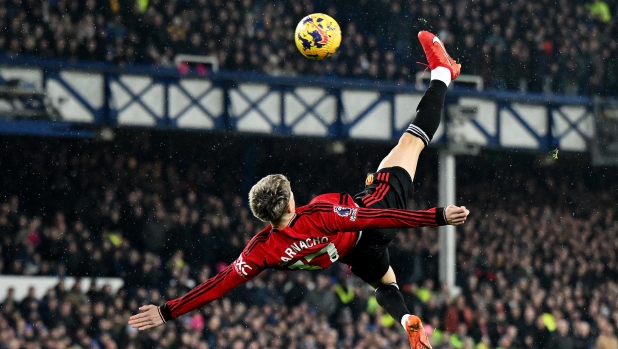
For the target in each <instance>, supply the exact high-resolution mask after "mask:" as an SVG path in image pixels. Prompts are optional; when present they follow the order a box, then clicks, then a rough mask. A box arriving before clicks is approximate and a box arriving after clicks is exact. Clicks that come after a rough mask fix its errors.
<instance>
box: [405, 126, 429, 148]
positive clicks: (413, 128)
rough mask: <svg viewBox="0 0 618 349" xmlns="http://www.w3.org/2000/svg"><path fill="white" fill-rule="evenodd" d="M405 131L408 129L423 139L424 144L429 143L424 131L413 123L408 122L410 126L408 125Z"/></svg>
mask: <svg viewBox="0 0 618 349" xmlns="http://www.w3.org/2000/svg"><path fill="white" fill-rule="evenodd" d="M406 131H409V132H410V133H412V134H413V135H415V136H418V137H419V138H420V139H422V140H423V142H425V144H429V142H430V140H429V137H428V136H427V134H426V133H425V131H423V130H422V129H421V128H420V127H418V126H416V125H414V124H410V126H408V129H407V130H406Z"/></svg>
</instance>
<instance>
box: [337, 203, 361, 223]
mask: <svg viewBox="0 0 618 349" xmlns="http://www.w3.org/2000/svg"><path fill="white" fill-rule="evenodd" d="M333 210H334V211H335V213H336V214H338V215H340V216H341V217H348V216H350V220H351V221H355V220H356V212H357V211H358V209H356V208H350V207H341V206H335V207H334V208H333Z"/></svg>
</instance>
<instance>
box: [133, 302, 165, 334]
mask: <svg viewBox="0 0 618 349" xmlns="http://www.w3.org/2000/svg"><path fill="white" fill-rule="evenodd" d="M139 311H140V313H139V314H136V315H133V316H131V317H130V318H129V325H131V327H133V328H137V329H138V330H140V331H143V330H147V329H149V328H154V327H157V326H159V325H162V324H163V319H162V318H161V315H160V314H159V307H157V306H154V305H152V304H150V305H144V306H143V307H141V308H139Z"/></svg>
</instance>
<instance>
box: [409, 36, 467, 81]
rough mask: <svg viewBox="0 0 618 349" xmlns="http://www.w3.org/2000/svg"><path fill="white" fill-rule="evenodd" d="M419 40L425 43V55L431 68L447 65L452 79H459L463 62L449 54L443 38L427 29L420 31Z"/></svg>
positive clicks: (422, 43)
mask: <svg viewBox="0 0 618 349" xmlns="http://www.w3.org/2000/svg"><path fill="white" fill-rule="evenodd" d="M418 40H419V41H420V42H421V45H423V50H424V51H425V56H427V61H428V62H429V69H435V68H436V67H445V68H446V69H448V70H450V71H451V79H452V80H455V79H457V77H458V76H459V71H460V70H461V64H459V63H457V62H455V60H454V59H452V58H451V56H449V55H448V52H446V49H445V48H444V44H443V43H442V40H440V39H439V38H438V37H437V36H435V35H433V34H432V33H430V32H428V31H425V30H423V31H421V32H419V33H418Z"/></svg>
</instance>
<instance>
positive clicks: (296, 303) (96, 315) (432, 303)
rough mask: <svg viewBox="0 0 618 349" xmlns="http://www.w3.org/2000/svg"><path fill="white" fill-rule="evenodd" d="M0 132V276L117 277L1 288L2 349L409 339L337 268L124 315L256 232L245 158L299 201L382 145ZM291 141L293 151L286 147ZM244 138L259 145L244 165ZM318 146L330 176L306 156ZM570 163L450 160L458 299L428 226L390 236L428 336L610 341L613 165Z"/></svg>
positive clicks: (512, 342)
mask: <svg viewBox="0 0 618 349" xmlns="http://www.w3.org/2000/svg"><path fill="white" fill-rule="evenodd" d="M0 145H1V147H2V152H0V163H2V168H1V170H0V178H1V179H2V181H3V183H5V185H3V186H2V187H1V188H0V197H2V200H0V237H1V240H0V255H1V256H2V258H1V259H0V274H15V275H74V276H81V277H97V276H121V277H123V278H124V280H125V286H124V287H123V288H122V289H121V290H120V291H119V292H118V293H116V294H113V293H111V292H110V290H109V288H105V287H103V288H101V289H96V288H92V289H90V290H89V291H88V292H87V293H86V294H83V293H81V292H79V291H77V289H76V288H73V289H67V288H66V286H64V284H63V283H60V284H58V285H57V286H56V287H55V288H53V289H50V290H48V291H47V293H46V295H45V296H44V297H43V298H41V299H36V298H35V297H33V296H32V295H29V296H27V297H26V298H24V299H23V300H16V299H13V298H11V296H10V295H8V296H7V298H6V299H5V300H4V301H3V302H2V304H1V305H0V348H3V349H4V348H11V349H12V348H22V347H24V348H60V347H71V348H407V347H408V344H407V343H406V342H404V341H402V338H403V337H402V336H401V333H400V332H399V331H400V328H399V327H398V326H396V325H394V323H393V321H392V319H390V318H389V317H387V316H383V313H382V311H381V309H379V307H378V306H377V303H376V302H375V299H374V298H373V292H372V290H371V289H370V288H368V287H367V286H363V285H362V283H361V282H360V281H359V280H358V279H357V278H355V277H353V276H351V274H350V272H349V271H348V270H347V268H345V266H343V265H336V266H333V267H332V268H330V269H327V270H325V271H324V272H323V273H313V272H311V273H310V272H293V273H287V274H286V273H283V272H266V273H263V274H262V275H260V276H259V277H258V278H256V279H254V280H252V281H251V282H249V283H247V284H246V285H244V286H243V287H241V288H239V289H237V290H235V291H233V292H232V293H230V294H229V295H228V296H226V297H225V298H224V299H222V300H220V301H217V302H214V303H212V304H211V305H209V306H207V307H204V308H203V309H202V310H200V311H197V312H195V313H192V314H189V315H187V316H185V317H183V318H181V319H179V320H178V321H174V322H171V323H169V324H167V325H165V326H162V327H160V328H157V329H155V330H153V331H149V332H144V333H138V332H135V331H134V330H131V329H130V328H129V327H128V326H127V324H126V321H127V318H128V316H129V315H130V314H132V313H135V312H136V311H137V307H138V306H140V305H141V304H144V303H148V302H153V303H161V302H162V300H163V299H169V298H171V297H174V296H176V295H179V294H182V293H184V292H186V291H187V290H188V289H189V288H191V287H192V286H193V285H194V284H195V283H199V282H201V281H204V280H206V279H207V278H208V277H209V276H212V275H213V274H214V273H216V272H217V271H218V270H220V269H221V268H222V267H224V266H225V263H228V262H230V261H231V260H233V259H234V258H235V257H236V255H237V254H238V253H239V252H240V250H241V248H242V246H243V244H244V243H245V242H246V241H247V240H248V239H249V238H250V237H251V236H252V235H253V234H254V233H255V232H257V231H258V230H259V229H260V227H261V226H262V224H261V223H260V222H258V221H256V220H255V219H254V218H252V217H251V215H250V212H249V211H248V209H247V207H246V203H245V202H244V201H245V200H244V198H243V196H244V195H245V194H246V192H247V190H244V189H243V188H242V187H243V186H247V185H251V184H252V183H244V181H246V180H248V179H247V177H246V175H247V173H248V172H251V171H253V172H254V173H253V174H249V176H254V175H257V176H261V175H263V174H266V173H270V172H272V171H274V170H275V169H276V170H277V171H280V172H283V173H286V174H287V175H289V177H290V178H291V179H292V182H293V183H295V188H297V191H295V194H296V196H297V197H298V198H299V199H298V201H299V202H306V201H307V200H308V199H310V198H311V197H312V196H313V195H315V194H317V193H320V192H323V191H327V190H341V189H344V190H347V191H349V192H354V191H356V190H358V188H359V186H360V185H362V183H363V177H364V173H365V172H367V171H369V170H370V169H371V168H373V167H375V164H374V163H372V162H373V160H374V159H375V160H379V159H380V155H381V154H383V153H384V152H385V151H387V149H388V145H385V144H379V143H378V144H366V143H354V142H349V143H347V144H346V152H345V153H344V154H334V153H329V152H328V144H327V143H323V142H319V141H316V140H311V139H309V140H307V139H305V140H299V139H277V140H273V139H268V138H264V139H258V138H249V139H247V138H241V137H230V136H225V135H224V136H211V137H207V139H204V137H200V135H190V134H189V135H187V134H181V135H178V134H176V135H174V134H173V133H171V134H170V133H162V134H157V133H153V134H141V132H136V131H133V132H128V133H127V134H125V135H124V136H120V137H119V138H118V139H116V140H115V141H114V143H100V142H96V141H73V140H58V139H28V138H8V137H5V138H3V139H2V143H1V144H0ZM204 149H208V151H207V152H205V151H204ZM247 149H250V150H247ZM52 150H53V151H52ZM289 151H293V152H294V153H295V154H297V156H298V158H302V159H303V160H302V163H301V166H297V162H296V161H294V163H293V164H292V163H286V162H285V161H283V160H281V159H284V154H285V153H286V152H289ZM247 152H250V153H251V154H252V155H256V154H257V155H256V156H255V159H254V160H253V161H254V162H252V161H250V158H251V157H249V156H247V155H246V153H247ZM43 154H51V155H49V156H48V155H43ZM230 156H233V157H235V158H238V159H243V160H241V161H240V164H239V166H238V167H240V166H242V167H243V169H240V168H232V167H230V166H229V164H227V165H226V161H229V160H228V159H229V157H230ZM435 158H436V157H435V153H429V154H428V155H426V156H424V158H423V163H422V165H421V169H420V170H419V171H418V176H417V180H416V181H417V182H418V184H419V187H418V193H417V195H416V196H415V197H416V199H415V200H416V203H415V206H416V207H426V206H429V205H433V203H432V202H431V201H432V200H431V199H428V198H435V197H436V196H437V195H436V185H435V182H436V181H435V173H434V169H435V160H436V159H435ZM269 159H270V160H269ZM273 159H274V160H273ZM324 161H328V162H329V163H332V164H335V168H337V169H338V171H337V173H336V174H335V173H334V172H330V171H323V172H321V173H319V174H318V175H316V174H311V176H310V173H308V172H307V171H306V169H312V168H317V166H318V164H320V163H323V162H324ZM573 164H581V159H573V160H571V161H569V156H568V155H567V156H566V157H564V156H563V157H561V161H560V164H553V165H550V166H546V165H543V164H542V162H540V161H538V160H537V159H536V158H533V157H532V156H530V155H527V154H523V155H518V154H514V153H511V154H508V153H507V154H504V153H503V154H501V155H500V154H494V153H491V152H486V153H484V154H483V156H481V157H462V158H460V159H459V165H458V166H459V167H460V168H464V167H466V168H467V169H468V171H465V172H463V173H465V175H463V176H461V177H460V179H459V183H458V185H459V188H460V189H459V198H458V201H460V203H465V204H466V205H467V206H468V207H469V208H470V210H471V212H472V215H473V216H472V217H471V219H470V220H469V221H468V222H467V223H466V225H465V226H464V227H463V228H462V229H460V230H459V231H458V241H459V243H458V251H457V259H458V272H457V278H458V280H457V284H458V285H459V286H461V292H460V293H459V295H458V296H456V297H450V296H449V294H450V292H449V291H450V290H447V289H446V288H445V287H443V286H440V284H439V283H438V281H437V279H438V277H437V264H438V263H437V255H438V243H437V241H438V239H437V231H436V229H433V228H423V229H421V230H409V231H406V232H404V233H402V234H400V235H399V240H398V243H397V244H395V245H394V246H393V247H392V250H391V252H392V253H393V258H392V260H393V262H394V263H393V267H394V269H395V270H396V273H397V275H398V280H400V284H401V285H405V286H404V290H405V296H406V301H407V302H408V304H409V306H410V308H411V309H414V310H413V311H414V312H415V313H416V314H420V315H422V317H423V318H424V319H425V321H426V323H427V325H429V326H430V328H431V331H430V337H431V340H432V343H433V344H434V348H474V347H476V348H497V347H500V348H539V349H542V348H548V349H549V348H557V347H559V348H591V347H594V346H595V345H596V346H597V347H598V348H612V345H615V344H616V342H617V341H618V339H617V338H616V335H615V330H616V325H617V324H618V308H616V302H615V299H616V297H617V296H618V295H617V294H616V293H617V292H618V285H617V284H616V279H617V276H618V266H617V264H616V257H617V256H616V251H617V250H618V249H617V248H616V243H617V242H616V237H615V232H616V231H617V230H618V221H617V220H616V219H615V215H616V208H615V205H614V204H613V203H615V202H616V200H617V199H618V198H617V197H616V193H617V192H618V178H616V174H615V172H612V171H609V170H608V169H594V168H588V167H581V166H578V167H575V166H573ZM252 167H254V168H253V169H252ZM481 169H482V171H481ZM243 190H244V191H243ZM317 300H319V301H317Z"/></svg>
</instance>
